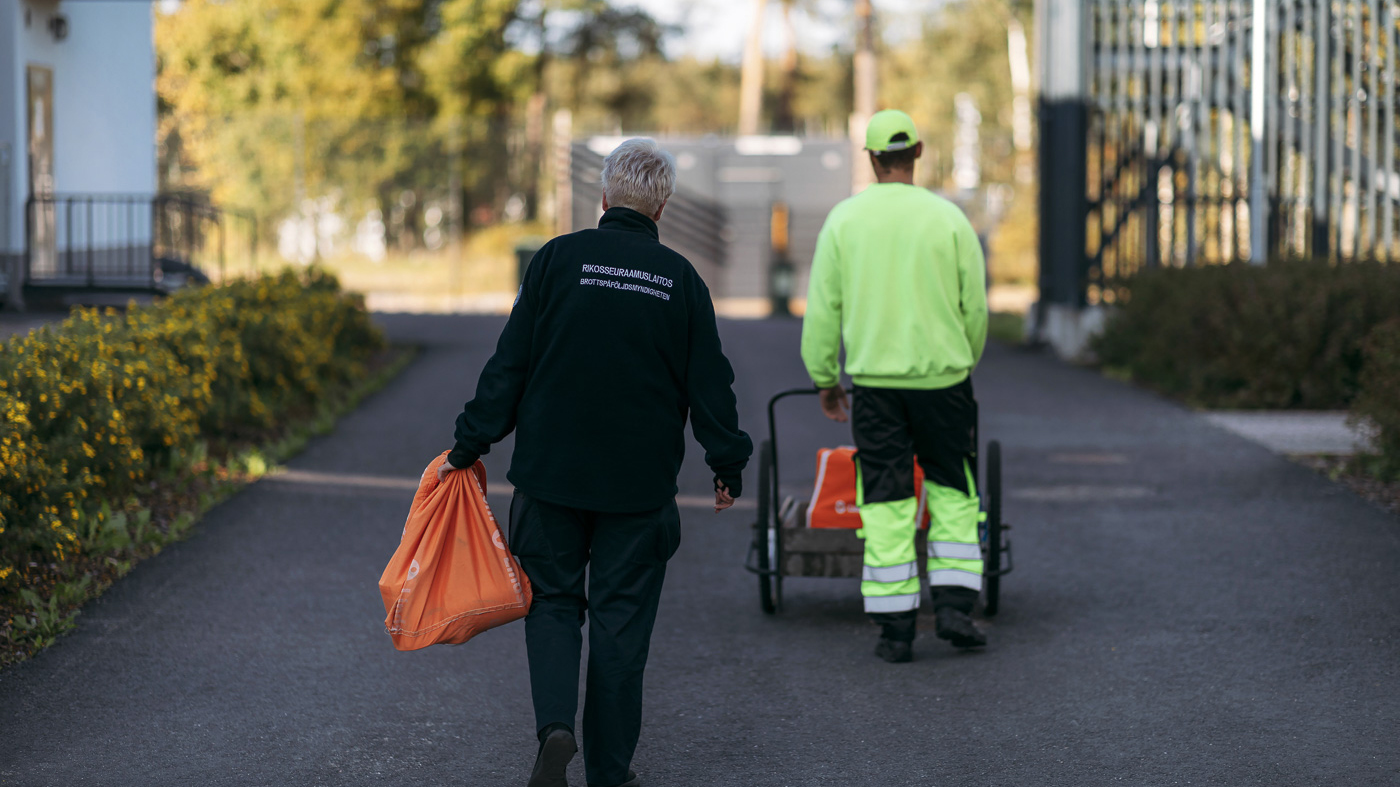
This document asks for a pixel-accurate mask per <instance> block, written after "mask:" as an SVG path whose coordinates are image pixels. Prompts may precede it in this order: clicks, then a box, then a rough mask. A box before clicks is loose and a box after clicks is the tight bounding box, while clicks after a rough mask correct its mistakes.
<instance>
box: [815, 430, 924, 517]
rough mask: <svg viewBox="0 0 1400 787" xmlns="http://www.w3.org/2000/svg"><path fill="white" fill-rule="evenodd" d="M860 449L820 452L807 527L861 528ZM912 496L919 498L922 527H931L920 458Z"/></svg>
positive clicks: (916, 467) (838, 449)
mask: <svg viewBox="0 0 1400 787" xmlns="http://www.w3.org/2000/svg"><path fill="white" fill-rule="evenodd" d="M858 478H859V476H858V475H857V473H856V449H855V448H853V447H851V446H842V447H840V448H822V449H820V450H818V451H817V483H816V487H815V488H814V489H813V490H812V502H811V503H809V504H808V505H807V527H815V528H846V529H849V530H854V529H858V528H860V526H861V524H860V506H859V505H858V504H857V503H856V501H857V500H858V499H859V497H858V496H857V489H856V487H857V485H858V484H859V483H860V482H859V480H858ZM909 495H910V497H915V496H917V497H918V498H919V511H918V514H917V515H916V516H917V519H918V522H919V527H928V521H929V513H928V500H927V497H928V495H927V493H925V492H924V471H923V468H921V467H919V464H918V461H917V458H916V460H915V463H914V488H913V489H911V490H910V491H909Z"/></svg>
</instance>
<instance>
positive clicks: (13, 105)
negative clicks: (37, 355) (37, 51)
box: [0, 2, 24, 275]
mask: <svg viewBox="0 0 1400 787" xmlns="http://www.w3.org/2000/svg"><path fill="white" fill-rule="evenodd" d="M19 19H20V9H19V3H13V2H10V3H0V275H3V274H4V272H5V262H6V261H7V256H8V255H11V254H17V253H19V250H20V249H21V248H22V247H23V246H24V239H23V237H22V236H21V234H20V229H21V227H22V225H21V224H20V218H21V215H20V210H21V209H22V208H21V206H22V203H23V199H22V198H21V197H20V195H19V193H18V191H19V185H18V184H19V182H20V178H19V172H18V167H19V166H20V162H19V159H20V158H22V157H23V156H22V143H21V142H20V140H21V139H22V137H21V136H19V135H20V129H21V125H20V120H19V119H18V115H19V110H20V104H21V102H22V101H23V100H24V99H23V96H22V95H21V94H19V93H17V92H16V91H17V89H18V88H19V79H18V77H16V76H15V63H16V62H18V59H19V58H18V56H17V55H16V54H14V50H15V48H16V47H15V46H14V41H15V36H16V32H15V28H16V24H17V23H18V22H19Z"/></svg>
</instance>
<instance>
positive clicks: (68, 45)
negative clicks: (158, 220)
mask: <svg viewBox="0 0 1400 787" xmlns="http://www.w3.org/2000/svg"><path fill="white" fill-rule="evenodd" d="M152 13H153V11H152V8H151V5H150V4H149V3H148V2H140V1H139V0H138V1H136V2H132V0H122V1H117V0H81V1H79V0H0V262H5V263H8V264H3V265H0V270H3V272H4V274H5V275H4V277H3V278H2V279H0V281H4V282H5V284H3V285H0V287H3V288H5V289H7V290H9V291H10V292H8V293H7V296H8V297H7V300H6V302H7V303H8V304H9V305H10V306H11V307H14V306H17V305H18V304H17V303H16V301H15V295H16V293H15V292H14V291H15V290H16V289H17V288H15V287H13V286H10V285H11V284H12V283H13V282H14V281H15V278H16V275H17V274H18V273H20V272H22V271H25V270H27V269H28V270H32V274H33V275H32V277H31V278H32V279H33V281H32V282H31V283H32V284H42V283H46V282H48V283H53V284H61V283H63V282H64V281H69V282H70V283H77V282H80V281H82V280H84V279H85V280H87V281H88V283H89V284H91V283H98V284H102V283H104V282H105V283H106V284H108V285H112V284H118V283H120V280H121V279H123V278H130V279H134V280H139V279H140V278H142V277H144V278H146V279H149V278H150V277H151V275H152V274H151V266H152V263H151V258H152V255H151V253H150V250H151V245H152V244H151V238H152V226H153V221H152V198H153V197H154V196H155V193H156V149H155V145H156V94H155V70H156V60H155V45H154V38H153V30H152V25H153V18H152ZM26 261H27V262H28V266H26ZM97 280H102V281H97Z"/></svg>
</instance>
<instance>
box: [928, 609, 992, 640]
mask: <svg viewBox="0 0 1400 787" xmlns="http://www.w3.org/2000/svg"><path fill="white" fill-rule="evenodd" d="M934 630H935V631H936V632H937V634H938V638H939V639H946V640H948V641H949V642H951V643H953V647H955V648H980V647H982V646H983V645H986V644H987V635H986V634H983V633H982V632H981V631H979V630H978V629H977V626H975V625H973V623H972V618H971V617H969V616H968V614H967V613H966V612H963V611H962V610H958V609H953V608H952V607H939V608H938V618H937V621H936V622H935V624H934Z"/></svg>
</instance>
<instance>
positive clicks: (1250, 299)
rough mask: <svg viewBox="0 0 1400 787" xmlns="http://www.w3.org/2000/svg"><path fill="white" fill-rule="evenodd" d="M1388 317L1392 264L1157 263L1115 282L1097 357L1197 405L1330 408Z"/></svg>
mask: <svg viewBox="0 0 1400 787" xmlns="http://www.w3.org/2000/svg"><path fill="white" fill-rule="evenodd" d="M1395 318H1400V265H1395V264H1391V265H1387V264H1383V263H1371V262H1355V263H1346V264H1341V265H1329V264H1327V263H1317V262H1308V261H1288V262H1275V263H1272V264H1270V265H1266V266H1250V265H1243V264H1236V265H1226V266H1205V267H1198V268H1184V269H1179V268H1169V269H1160V270H1155V271H1147V272H1144V273H1142V274H1141V275H1139V276H1137V277H1135V278H1133V279H1132V280H1130V281H1129V282H1127V284H1126V295H1125V297H1124V299H1123V302H1122V303H1121V304H1120V306H1119V307H1118V308H1117V309H1116V311H1115V312H1114V314H1113V316H1112V317H1111V318H1110V320H1109V323H1108V325H1107V327H1106V330H1105V332H1104V335H1103V336H1102V337H1100V339H1099V340H1098V341H1097V343H1096V345H1095V350H1096V352H1097V353H1098V356H1099V358H1100V360H1101V361H1102V362H1103V363H1104V364H1106V365H1108V366H1110V367H1118V368H1120V369H1124V370H1126V371H1128V372H1129V373H1130V374H1131V376H1132V378H1133V379H1134V380H1136V381H1138V382H1141V383H1143V384H1146V385H1148V386H1150V387H1153V388H1155V389H1157V390H1160V391H1162V392H1164V393H1167V394H1170V395H1172V396H1176V397H1180V398H1182V399H1185V400H1186V401H1188V402H1190V403H1192V404H1195V405H1198V406H1205V407H1228V408H1304V409H1341V408H1346V407H1348V406H1350V405H1351V403H1352V401H1353V400H1354V399H1356V397H1357V394H1358V391H1359V390H1360V386H1361V380H1362V370H1363V367H1364V366H1365V365H1366V357H1367V353H1366V346H1367V339H1368V337H1369V336H1370V334H1371V332H1372V331H1373V330H1375V329H1376V327H1377V326H1379V325H1380V324H1381V323H1384V322H1386V321H1388V320H1391V319H1395Z"/></svg>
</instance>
